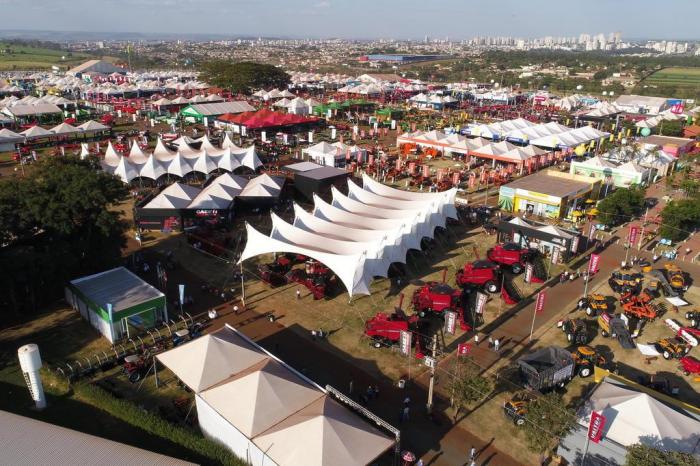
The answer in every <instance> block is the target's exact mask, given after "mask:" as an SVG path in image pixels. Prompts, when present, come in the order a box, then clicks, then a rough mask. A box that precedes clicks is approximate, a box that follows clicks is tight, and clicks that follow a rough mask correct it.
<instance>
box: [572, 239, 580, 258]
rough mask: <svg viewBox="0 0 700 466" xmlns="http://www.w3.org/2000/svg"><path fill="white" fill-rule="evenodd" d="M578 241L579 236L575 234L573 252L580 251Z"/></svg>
mask: <svg viewBox="0 0 700 466" xmlns="http://www.w3.org/2000/svg"><path fill="white" fill-rule="evenodd" d="M578 242H579V236H574V239H573V240H571V252H573V253H574V254H576V253H577V252H578Z"/></svg>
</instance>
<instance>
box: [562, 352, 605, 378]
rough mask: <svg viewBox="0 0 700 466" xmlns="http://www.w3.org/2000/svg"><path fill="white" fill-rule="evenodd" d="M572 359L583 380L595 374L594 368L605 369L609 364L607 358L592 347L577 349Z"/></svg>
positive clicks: (572, 354)
mask: <svg viewBox="0 0 700 466" xmlns="http://www.w3.org/2000/svg"><path fill="white" fill-rule="evenodd" d="M571 357H572V358H573V359H574V363H575V364H576V373H577V374H578V375H579V377H583V378H585V377H588V376H590V375H591V374H592V373H593V366H599V367H605V366H607V364H608V362H607V360H606V359H605V357H604V356H602V355H601V354H599V353H598V352H597V351H596V350H594V349H593V348H591V347H590V346H579V347H577V348H576V351H574V352H573V353H571Z"/></svg>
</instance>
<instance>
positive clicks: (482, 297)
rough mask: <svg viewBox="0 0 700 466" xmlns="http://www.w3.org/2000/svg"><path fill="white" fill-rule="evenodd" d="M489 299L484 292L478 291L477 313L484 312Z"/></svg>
mask: <svg viewBox="0 0 700 466" xmlns="http://www.w3.org/2000/svg"><path fill="white" fill-rule="evenodd" d="M488 299H489V297H488V296H487V295H486V294H485V293H482V292H480V291H479V292H477V293H476V313H477V314H483V313H484V307H485V306H486V301H487V300H488Z"/></svg>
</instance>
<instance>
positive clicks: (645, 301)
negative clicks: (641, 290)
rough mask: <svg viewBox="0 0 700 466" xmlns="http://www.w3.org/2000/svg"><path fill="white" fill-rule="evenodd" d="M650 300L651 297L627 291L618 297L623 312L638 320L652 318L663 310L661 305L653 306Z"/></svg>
mask: <svg viewBox="0 0 700 466" xmlns="http://www.w3.org/2000/svg"><path fill="white" fill-rule="evenodd" d="M650 301H651V298H650V297H649V296H648V295H643V294H639V295H636V294H631V293H627V294H625V295H624V296H622V297H620V304H621V305H622V311H623V313H624V314H625V315H626V316H627V317H635V318H637V319H639V320H654V319H656V318H657V317H658V316H659V315H660V314H661V313H662V312H663V308H662V306H654V305H653V304H651V302H650Z"/></svg>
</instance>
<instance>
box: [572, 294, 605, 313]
mask: <svg viewBox="0 0 700 466" xmlns="http://www.w3.org/2000/svg"><path fill="white" fill-rule="evenodd" d="M578 307H579V309H585V310H586V315H587V316H595V315H598V314H600V313H601V312H607V311H608V310H609V309H610V306H609V304H608V298H607V297H606V296H603V295H602V294H591V295H588V296H587V297H585V298H581V299H580V300H579V302H578Z"/></svg>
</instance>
